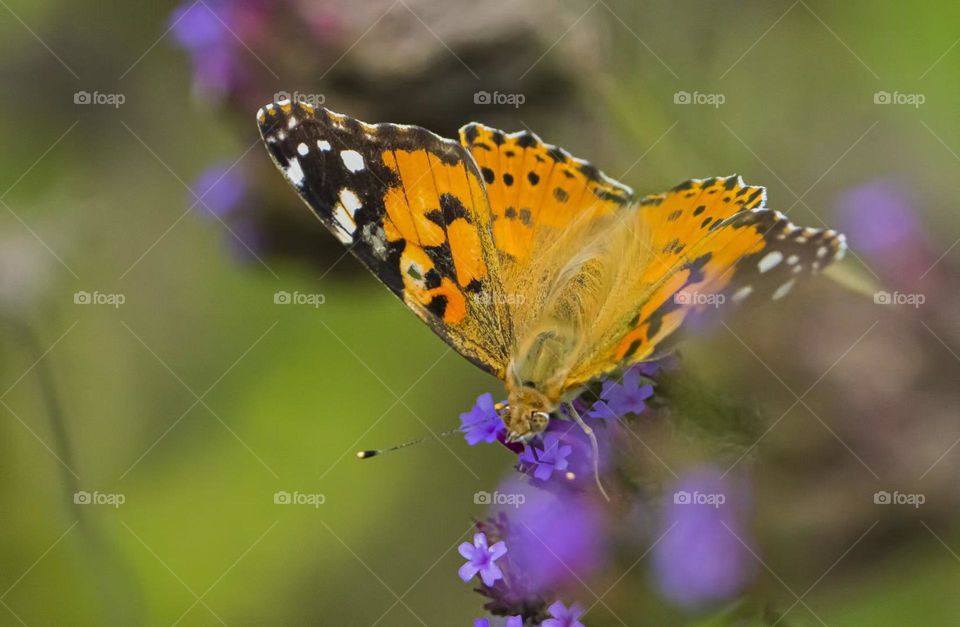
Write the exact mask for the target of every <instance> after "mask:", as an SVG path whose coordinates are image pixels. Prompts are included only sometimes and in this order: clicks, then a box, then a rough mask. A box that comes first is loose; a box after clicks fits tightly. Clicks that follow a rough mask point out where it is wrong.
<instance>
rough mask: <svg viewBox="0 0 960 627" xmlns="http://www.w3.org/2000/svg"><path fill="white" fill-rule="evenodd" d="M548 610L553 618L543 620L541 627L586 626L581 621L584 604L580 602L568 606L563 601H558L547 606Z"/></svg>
mask: <svg viewBox="0 0 960 627" xmlns="http://www.w3.org/2000/svg"><path fill="white" fill-rule="evenodd" d="M547 611H549V612H550V616H552V617H553V618H548V619H547V620H545V621H543V624H542V625H541V627H585V625H584V624H583V623H581V622H580V617H581V616H583V606H581V605H580V604H579V603H574V604H573V605H571V606H570V607H569V608H568V607H567V606H565V605H564V604H563V602H561V601H557V602H556V603H554V604H553V605H551V606H550V607H549V608H547Z"/></svg>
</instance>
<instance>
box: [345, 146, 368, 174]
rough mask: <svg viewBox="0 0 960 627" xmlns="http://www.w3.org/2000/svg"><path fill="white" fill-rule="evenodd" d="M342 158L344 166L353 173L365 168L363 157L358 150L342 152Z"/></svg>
mask: <svg viewBox="0 0 960 627" xmlns="http://www.w3.org/2000/svg"><path fill="white" fill-rule="evenodd" d="M340 158H341V159H343V165H345V166H346V167H347V169H348V170H350V171H351V172H359V171H360V170H362V169H363V168H364V164H363V155H361V154H360V153H359V152H357V151H356V150H341V151H340Z"/></svg>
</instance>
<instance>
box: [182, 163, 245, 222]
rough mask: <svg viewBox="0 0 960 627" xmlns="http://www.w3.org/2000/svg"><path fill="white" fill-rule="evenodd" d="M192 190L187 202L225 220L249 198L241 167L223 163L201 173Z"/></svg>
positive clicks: (191, 187)
mask: <svg viewBox="0 0 960 627" xmlns="http://www.w3.org/2000/svg"><path fill="white" fill-rule="evenodd" d="M190 189H191V191H192V192H193V193H192V194H190V196H189V197H188V198H187V202H188V203H189V204H190V205H191V206H194V207H195V208H197V209H200V210H201V211H204V212H206V213H212V214H213V215H216V216H218V217H220V218H223V217H226V216H227V215H229V214H230V213H232V212H233V211H234V210H235V209H236V208H237V207H238V206H240V204H241V203H242V202H243V199H244V198H245V197H246V196H247V180H246V177H245V176H244V174H243V172H242V171H241V169H240V167H239V166H237V167H233V164H231V163H228V162H226V161H221V162H218V163H215V164H213V165H211V166H209V167H207V169H205V170H204V171H203V172H201V173H200V176H198V177H197V179H196V180H195V181H194V182H193V185H191V186H190Z"/></svg>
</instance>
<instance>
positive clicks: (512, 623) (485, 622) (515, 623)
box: [473, 616, 523, 627]
mask: <svg viewBox="0 0 960 627" xmlns="http://www.w3.org/2000/svg"><path fill="white" fill-rule="evenodd" d="M497 625H503V626H504V627H523V617H522V616H508V617H507V620H506V622H502V621H500V620H496V619H495V622H491V621H490V619H489V618H478V619H476V620H474V621H473V627H495V626H497Z"/></svg>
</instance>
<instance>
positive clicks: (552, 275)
mask: <svg viewBox="0 0 960 627" xmlns="http://www.w3.org/2000/svg"><path fill="white" fill-rule="evenodd" d="M257 120H258V122H259V125H260V132H261V134H262V136H263V140H264V142H265V143H266V146H267V149H268V151H269V153H270V155H271V157H272V158H273V160H274V162H276V164H277V166H278V167H279V168H280V170H281V171H282V172H283V173H284V175H285V176H286V177H287V179H288V180H289V181H290V183H291V184H292V185H293V186H294V187H295V188H296V190H297V191H298V192H299V193H300V196H301V197H302V198H303V200H304V201H306V203H307V204H308V205H309V206H310V208H311V209H312V210H313V211H314V213H316V215H317V217H319V218H320V220H321V221H322V222H323V223H324V224H325V225H326V226H327V228H329V229H330V230H331V231H332V232H333V234H334V235H336V236H337V237H338V238H339V239H340V241H341V242H343V243H344V244H346V245H348V246H349V247H350V250H351V251H352V252H353V254H354V255H356V256H357V257H358V258H359V259H360V260H361V261H362V262H363V263H364V264H366V265H367V267H368V268H370V270H371V271H373V273H374V274H376V275H377V277H378V278H379V279H380V280H381V281H382V282H383V283H384V284H386V286H387V287H388V288H390V290H391V291H392V292H393V293H394V294H396V295H397V296H399V297H400V298H401V299H403V301H404V302H405V303H406V304H407V306H408V307H410V308H411V309H412V310H413V311H414V312H415V313H416V314H417V315H418V316H419V317H420V318H421V319H422V320H424V322H426V323H427V324H428V325H430V328H431V329H433V330H434V331H435V332H436V333H437V335H439V336H440V337H442V338H443V339H444V340H445V341H446V342H447V343H448V344H450V346H452V347H453V348H455V349H456V350H457V351H458V352H459V353H460V354H461V355H463V356H464V357H466V358H467V359H469V360H470V361H472V362H473V363H474V364H476V365H477V366H479V367H480V368H482V369H484V370H486V371H487V372H489V373H491V374H493V375H495V376H497V377H499V378H500V379H501V380H502V381H503V382H504V384H505V386H506V390H507V394H508V410H507V411H506V413H505V416H504V420H505V423H506V425H507V428H508V430H509V433H510V437H511V439H513V440H526V439H528V438H530V437H532V436H534V435H536V434H538V433H540V432H541V431H543V429H544V428H545V427H546V424H547V420H548V417H549V415H550V413H551V412H553V411H555V410H557V409H558V408H559V407H560V405H561V404H562V403H564V402H565V401H567V400H569V399H570V398H572V397H573V396H574V395H575V394H576V393H577V392H578V391H580V390H581V389H582V388H583V387H584V386H585V385H587V384H588V383H590V382H591V381H593V380H595V379H597V378H600V377H603V376H608V375H610V374H611V373H614V372H616V371H619V370H621V369H623V368H625V367H627V366H629V365H631V364H634V363H637V362H642V361H646V360H650V359H652V358H654V357H655V356H656V355H657V354H658V353H661V352H662V351H663V350H664V349H665V347H666V346H667V340H668V339H670V338H671V336H673V335H674V332H675V331H677V329H678V328H679V327H680V326H681V324H682V323H683V321H684V319H685V318H686V317H687V315H689V314H690V313H691V312H693V311H695V310H697V309H698V308H702V307H703V303H704V302H706V301H705V300H704V299H705V297H709V296H713V297H714V298H717V297H719V295H723V296H724V299H726V297H727V296H729V301H730V302H739V301H742V300H743V299H744V298H747V297H753V298H756V297H757V296H758V295H765V296H766V297H770V298H773V299H779V298H781V297H783V296H784V295H786V293H787V292H788V291H789V290H790V289H791V287H792V286H793V285H794V283H795V282H796V281H797V280H798V279H799V278H801V277H802V276H803V275H805V274H809V273H812V272H816V271H818V270H819V269H821V268H823V267H824V266H825V265H827V264H829V263H830V262H832V261H834V260H837V259H839V258H841V257H842V256H843V253H844V250H845V248H846V247H845V242H844V237H843V235H840V234H838V233H836V232H835V231H832V230H821V229H809V228H799V227H796V226H794V225H793V224H791V223H790V222H789V221H788V220H787V218H786V217H784V216H783V214H781V213H779V212H777V211H772V210H769V209H766V208H765V207H764V202H765V200H766V192H765V191H764V189H763V188H762V187H755V186H750V185H746V184H745V183H744V182H743V180H742V179H741V178H740V177H739V176H729V177H726V178H710V179H706V180H690V181H687V182H685V183H681V184H680V185H678V186H677V187H674V188H673V189H672V190H670V191H668V192H665V193H662V194H654V195H650V196H645V197H640V196H637V195H636V194H635V193H634V192H633V190H631V189H630V188H629V187H626V186H625V185H622V184H621V183H618V182H617V181H614V180H612V179H610V178H608V177H607V176H605V175H604V174H603V173H602V172H600V171H599V170H598V169H597V168H595V167H594V166H593V165H591V164H590V163H588V162H586V161H583V160H581V159H576V158H574V157H572V156H571V155H570V154H568V153H567V152H566V151H564V150H563V149H561V148H558V147H556V146H551V145H550V144H546V143H544V142H542V141H540V139H539V138H538V137H537V136H536V135H534V134H533V133H529V132H523V131H522V132H519V133H513V134H506V133H504V132H502V131H499V130H496V129H493V128H489V127H486V126H483V125H481V124H476V123H473V124H467V125H466V126H464V127H463V128H462V129H460V140H459V142H458V141H454V140H451V139H445V138H443V137H439V136H437V135H435V134H433V133H431V132H429V131H427V130H425V129H423V128H419V127H416V126H404V125H398V124H375V125H371V124H366V123H364V122H360V121H359V120H355V119H353V118H350V117H347V116H345V115H340V114H337V113H334V112H332V111H328V110H327V109H315V108H314V107H311V106H310V105H307V104H301V103H290V102H282V103H277V104H269V105H267V106H266V107H264V108H263V109H261V110H260V111H259V112H258V114H257ZM720 302H723V301H722V300H721V301H720ZM570 410H572V406H570V405H569V404H568V411H570ZM572 415H573V416H574V418H577V419H578V416H577V415H576V413H575V411H574V413H573V414H572ZM578 421H579V419H578ZM580 422H581V425H582V421H580Z"/></svg>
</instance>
